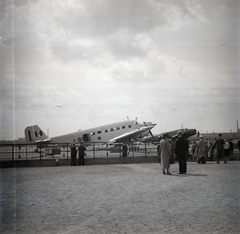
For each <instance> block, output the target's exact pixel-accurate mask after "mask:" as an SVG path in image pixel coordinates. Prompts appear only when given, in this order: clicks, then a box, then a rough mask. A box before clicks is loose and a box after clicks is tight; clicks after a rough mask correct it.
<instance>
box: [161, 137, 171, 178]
mask: <svg viewBox="0 0 240 234" xmlns="http://www.w3.org/2000/svg"><path fill="white" fill-rule="evenodd" d="M160 147H161V165H162V169H163V174H164V175H166V174H167V175H172V174H171V173H170V172H169V168H170V158H171V149H170V144H169V142H168V139H167V135H166V134H163V139H162V140H161V141H160ZM165 170H166V171H165Z"/></svg>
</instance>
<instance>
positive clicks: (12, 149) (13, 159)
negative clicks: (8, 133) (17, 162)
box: [12, 145, 14, 162]
mask: <svg viewBox="0 0 240 234" xmlns="http://www.w3.org/2000/svg"><path fill="white" fill-rule="evenodd" d="M12 162H14V145H12Z"/></svg>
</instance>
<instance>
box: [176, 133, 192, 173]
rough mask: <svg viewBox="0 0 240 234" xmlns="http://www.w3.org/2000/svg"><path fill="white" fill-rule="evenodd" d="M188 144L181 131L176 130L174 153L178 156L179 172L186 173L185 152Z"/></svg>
mask: <svg viewBox="0 0 240 234" xmlns="http://www.w3.org/2000/svg"><path fill="white" fill-rule="evenodd" d="M188 148H189V144H188V141H187V140H186V139H185V138H184V137H183V134H182V132H181V131H179V132H178V139H177V141H176V146H175V154H176V155H177V158H178V164H179V174H186V173H187V152H188Z"/></svg>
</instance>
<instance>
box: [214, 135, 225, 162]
mask: <svg viewBox="0 0 240 234" xmlns="http://www.w3.org/2000/svg"><path fill="white" fill-rule="evenodd" d="M224 144H225V143H224V140H223V139H222V134H219V137H218V139H217V141H216V148H217V163H218V164H219V160H221V158H222V159H223V161H224V163H227V161H226V159H225V155H224Z"/></svg>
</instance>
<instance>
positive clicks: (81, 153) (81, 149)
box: [78, 141, 86, 166]
mask: <svg viewBox="0 0 240 234" xmlns="http://www.w3.org/2000/svg"><path fill="white" fill-rule="evenodd" d="M85 151H86V147H85V146H84V144H83V142H82V141H81V143H80V146H79V147H78V155H79V161H78V164H79V166H81V165H82V166H83V165H84V156H85Z"/></svg>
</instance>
